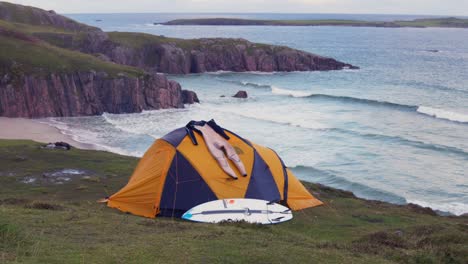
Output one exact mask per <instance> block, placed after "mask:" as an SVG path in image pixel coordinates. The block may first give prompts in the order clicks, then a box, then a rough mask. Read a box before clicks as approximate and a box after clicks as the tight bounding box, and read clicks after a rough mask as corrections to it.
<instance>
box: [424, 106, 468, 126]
mask: <svg viewBox="0 0 468 264" xmlns="http://www.w3.org/2000/svg"><path fill="white" fill-rule="evenodd" d="M416 111H417V112H418V113H421V114H424V115H428V116H431V117H434V118H439V119H446V120H450V121H454V122H459V123H468V114H461V113H456V112H452V111H447V110H444V109H438V108H432V107H428V106H419V107H418V108H417V109H416Z"/></svg>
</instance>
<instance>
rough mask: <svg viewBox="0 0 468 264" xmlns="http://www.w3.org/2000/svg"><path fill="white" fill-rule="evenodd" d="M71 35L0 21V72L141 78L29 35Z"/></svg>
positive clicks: (131, 70) (137, 72) (129, 69)
mask: <svg viewBox="0 0 468 264" xmlns="http://www.w3.org/2000/svg"><path fill="white" fill-rule="evenodd" d="M2 30H3V33H2ZM38 32H42V33H44V32H45V33H60V34H71V33H69V32H66V31H63V30H62V29H59V28H54V27H47V26H33V25H27V24H18V23H10V22H7V21H4V20H0V68H1V69H4V70H7V71H10V70H11V68H12V65H13V64H15V66H14V67H15V69H14V70H15V71H16V72H18V71H21V72H25V73H33V74H48V73H51V72H52V73H61V72H66V73H69V72H79V71H90V70H94V71H98V72H107V73H108V74H109V75H111V76H115V75H117V74H118V73H126V74H128V75H131V76H138V75H141V74H143V71H142V70H139V69H136V68H133V67H129V66H123V65H118V64H114V63H109V62H105V61H102V60H100V59H98V58H96V57H94V56H92V55H88V54H84V53H81V52H77V51H71V50H67V49H62V48H59V47H56V46H53V45H51V44H49V43H47V42H44V41H40V40H38V39H35V38H34V35H32V34H33V33H38Z"/></svg>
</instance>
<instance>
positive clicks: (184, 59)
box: [93, 33, 357, 74]
mask: <svg viewBox="0 0 468 264" xmlns="http://www.w3.org/2000/svg"><path fill="white" fill-rule="evenodd" d="M122 34H131V35H132V38H134V39H135V41H138V39H142V38H144V39H146V40H147V42H146V43H145V44H142V45H141V46H138V47H132V46H131V45H128V44H127V43H123V42H119V40H121V38H122ZM116 35H118V36H116ZM109 36H110V40H109V41H107V42H105V43H103V48H102V49H100V50H97V51H96V50H93V52H99V53H104V54H105V55H106V56H107V57H108V58H110V60H111V61H113V62H115V63H119V64H125V65H131V66H135V67H140V68H144V69H146V70H149V71H156V72H163V73H171V74H187V73H203V72H214V71H234V72H245V71H262V72H273V71H286V72H288V71H329V70H341V69H344V68H352V69H355V68H357V67H355V66H353V65H350V64H347V63H343V62H340V61H337V60H335V59H332V58H328V57H323V56H319V55H315V54H312V53H308V52H305V51H300V50H295V49H291V48H288V47H283V46H274V45H266V44H258V43H252V42H250V41H247V40H245V39H222V38H216V39H194V40H183V39H173V38H165V37H161V36H148V35H146V34H141V33H109Z"/></svg>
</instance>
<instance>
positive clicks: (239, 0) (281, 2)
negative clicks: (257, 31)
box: [9, 0, 468, 16]
mask: <svg viewBox="0 0 468 264" xmlns="http://www.w3.org/2000/svg"><path fill="white" fill-rule="evenodd" d="M9 2H13V3H18V4H23V5H32V6H36V7H40V8H43V9H53V10H55V11H57V12H59V13H141V12H145V13H149V12H194V13H196V12H227V13H229V12H232V13H236V12H240V13H243V12H254V13H271V12H273V13H359V14H365V13H368V14H425V15H459V16H468V0H10V1H9Z"/></svg>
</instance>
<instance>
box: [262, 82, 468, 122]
mask: <svg viewBox="0 0 468 264" xmlns="http://www.w3.org/2000/svg"><path fill="white" fill-rule="evenodd" d="M271 91H272V93H273V94H277V95H287V96H292V97H300V98H310V99H324V100H333V101H340V102H343V103H355V104H365V105H371V106H377V107H388V108H394V109H399V110H404V111H414V112H417V113H419V114H423V115H426V116H430V117H433V118H437V119H443V120H448V121H452V122H457V123H468V114H462V113H457V112H452V111H449V110H445V109H438V108H433V107H428V106H419V105H405V104H398V103H392V102H387V101H379V100H372V99H364V98H357V97H351V96H337V95H329V94H314V93H310V92H306V91H295V90H287V89H282V88H277V87H274V86H272V87H271Z"/></svg>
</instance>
